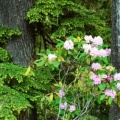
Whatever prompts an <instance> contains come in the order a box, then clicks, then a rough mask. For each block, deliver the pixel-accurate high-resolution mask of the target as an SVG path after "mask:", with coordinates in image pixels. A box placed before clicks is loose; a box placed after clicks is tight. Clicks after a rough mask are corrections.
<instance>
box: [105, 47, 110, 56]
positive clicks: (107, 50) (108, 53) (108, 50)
mask: <svg viewBox="0 0 120 120" xmlns="http://www.w3.org/2000/svg"><path fill="white" fill-rule="evenodd" d="M105 51H106V54H107V56H109V55H111V49H108V48H106V49H105Z"/></svg>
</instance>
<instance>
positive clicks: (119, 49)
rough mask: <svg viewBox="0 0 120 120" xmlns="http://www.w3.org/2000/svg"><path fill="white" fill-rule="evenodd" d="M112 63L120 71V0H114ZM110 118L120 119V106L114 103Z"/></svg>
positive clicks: (113, 119) (110, 119)
mask: <svg viewBox="0 0 120 120" xmlns="http://www.w3.org/2000/svg"><path fill="white" fill-rule="evenodd" d="M111 49H112V54H111V58H112V64H113V65H114V66H115V67H116V68H117V70H118V72H120V0H112V41H111ZM109 120H120V108H119V107H118V105H117V104H115V103H113V105H112V107H111V108H110V112H109Z"/></svg>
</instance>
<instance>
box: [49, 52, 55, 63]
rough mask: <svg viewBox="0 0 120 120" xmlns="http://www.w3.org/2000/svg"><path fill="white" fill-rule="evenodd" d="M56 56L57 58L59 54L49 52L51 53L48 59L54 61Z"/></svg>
mask: <svg viewBox="0 0 120 120" xmlns="http://www.w3.org/2000/svg"><path fill="white" fill-rule="evenodd" d="M56 58H57V56H56V55H54V54H49V55H48V60H49V61H50V62H51V61H54V60H55V59H56Z"/></svg>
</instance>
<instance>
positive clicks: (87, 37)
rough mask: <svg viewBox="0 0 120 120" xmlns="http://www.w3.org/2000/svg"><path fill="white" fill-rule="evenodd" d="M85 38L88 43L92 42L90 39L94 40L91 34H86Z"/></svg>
mask: <svg viewBox="0 0 120 120" xmlns="http://www.w3.org/2000/svg"><path fill="white" fill-rule="evenodd" d="M84 39H85V41H86V43H90V41H92V40H93V38H92V36H91V35H85V37H84Z"/></svg>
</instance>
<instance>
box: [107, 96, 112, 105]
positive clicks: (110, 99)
mask: <svg viewBox="0 0 120 120" xmlns="http://www.w3.org/2000/svg"><path fill="white" fill-rule="evenodd" d="M108 103H109V104H110V105H111V104H112V98H111V97H109V99H108Z"/></svg>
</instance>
